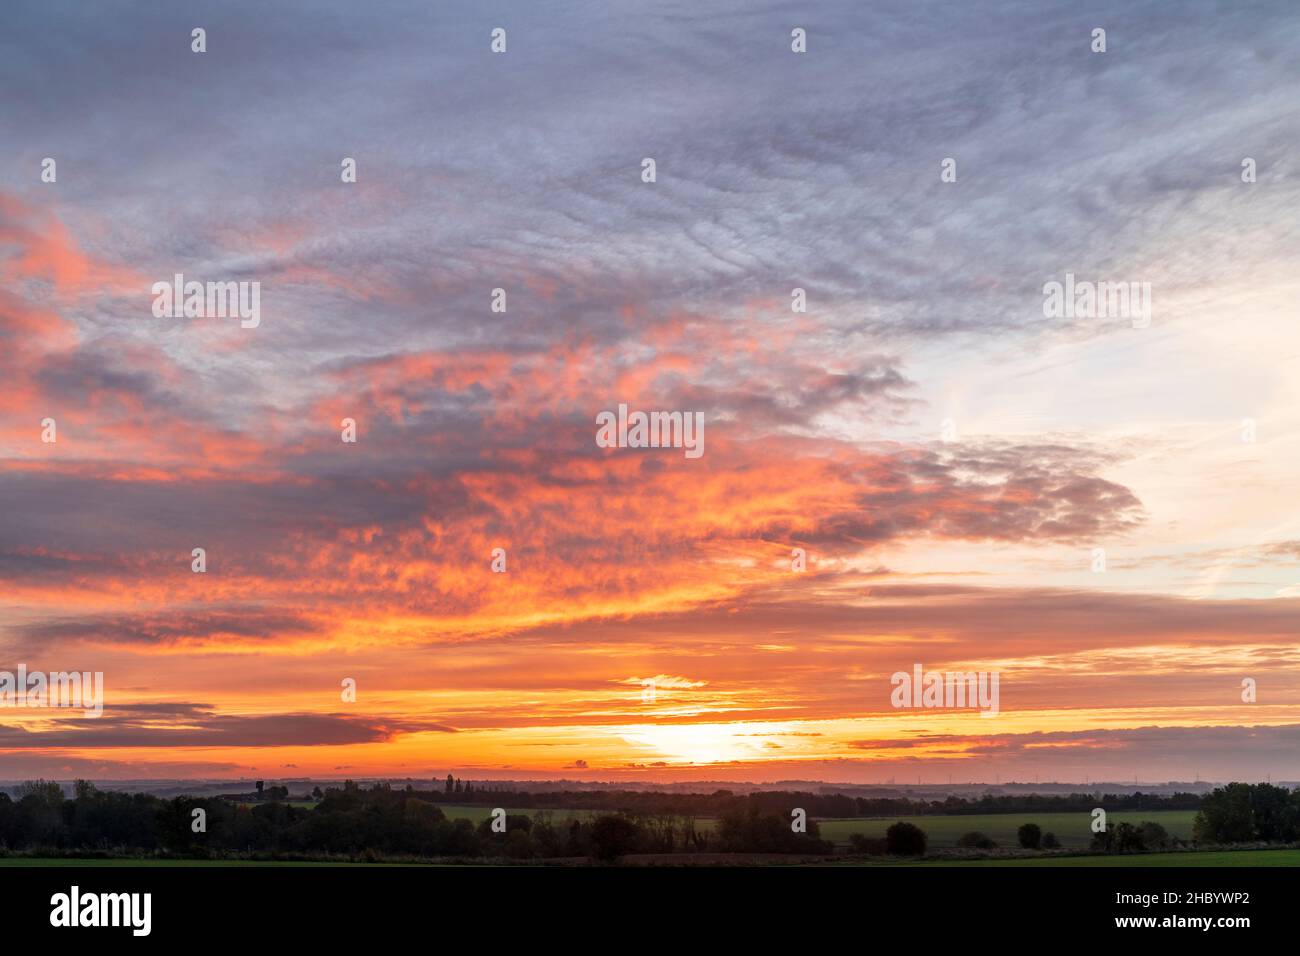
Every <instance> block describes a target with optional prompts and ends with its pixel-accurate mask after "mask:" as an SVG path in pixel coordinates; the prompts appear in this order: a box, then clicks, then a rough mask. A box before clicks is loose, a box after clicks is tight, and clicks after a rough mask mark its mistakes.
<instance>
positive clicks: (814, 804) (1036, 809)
mask: <svg viewBox="0 0 1300 956" xmlns="http://www.w3.org/2000/svg"><path fill="white" fill-rule="evenodd" d="M419 792H420V793H422V794H426V793H427V794H429V798H430V799H433V800H436V801H439V802H442V803H457V804H481V805H484V806H497V807H518V808H520V809H538V810H540V809H566V810H593V811H610V812H626V813H634V814H670V815H677V816H701V817H704V816H707V817H720V816H722V815H723V814H725V813H731V812H735V811H737V810H740V809H744V808H746V807H749V806H756V807H758V808H759V810H760V811H761V812H764V813H772V814H783V813H784V814H789V812H790V809H791V808H792V807H802V808H803V809H804V810H806V811H807V812H808V815H809V816H813V817H826V818H837V819H842V818H846V817H914V816H933V815H938V814H944V815H948V814H989V813H1024V814H1032V813H1071V812H1076V811H1090V810H1092V809H1093V808H1094V807H1102V808H1104V809H1105V810H1106V811H1107V812H1108V813H1109V812H1112V811H1115V810H1196V809H1198V808H1199V807H1200V805H1201V797H1200V795H1199V794H1195V793H1175V794H1172V795H1156V794H1149V793H1148V794H1144V793H1132V794H1110V793H1108V794H1097V793H1072V794H1061V795H1050V796H1049V795H1044V794H1035V793H1030V794H1015V795H1006V794H1002V795H994V794H985V795H983V796H980V797H974V798H971V797H956V796H951V797H948V798H946V799H944V800H910V799H908V798H906V797H853V796H849V795H847V794H842V793H812V792H807V791H799V790H763V791H756V792H753V793H749V794H736V793H734V792H732V791H730V790H715V791H713V792H712V793H663V792H659V791H653V790H564V791H552V792H531V791H527V790H509V789H496V788H495V787H493V786H492V785H484V784H480V785H479V786H478V787H473V786H472V785H471V784H469V783H465V784H463V785H462V784H461V782H460V781H458V780H455V779H454V778H452V777H451V776H450V775H449V776H448V777H447V781H445V782H444V783H443V787H442V791H441V792H438V793H434V792H430V791H419Z"/></svg>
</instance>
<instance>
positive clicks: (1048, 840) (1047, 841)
mask: <svg viewBox="0 0 1300 956" xmlns="http://www.w3.org/2000/svg"><path fill="white" fill-rule="evenodd" d="M1060 848H1061V841H1060V840H1058V839H1057V838H1056V834H1055V833H1053V832H1052V831H1051V830H1048V831H1047V832H1046V833H1044V834H1043V849H1044V850H1059V849H1060Z"/></svg>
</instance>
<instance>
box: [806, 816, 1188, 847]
mask: <svg viewBox="0 0 1300 956" xmlns="http://www.w3.org/2000/svg"><path fill="white" fill-rule="evenodd" d="M1195 817H1196V811H1195V810H1151V811H1143V810H1134V811H1116V812H1114V813H1109V814H1107V815H1106V819H1107V821H1108V822H1109V823H1112V824H1114V823H1120V822H1125V823H1133V824H1138V823H1142V822H1143V821H1145V820H1151V821H1153V822H1155V823H1158V824H1160V825H1161V826H1162V827H1164V828H1165V830H1167V831H1168V833H1169V835H1170V836H1171V837H1177V838H1178V839H1182V840H1190V839H1191V838H1192V820H1193V819H1195ZM900 819H902V820H906V821H907V822H909V823H915V824H916V825H917V826H918V827H920V828H921V829H922V830H924V831H925V833H926V836H928V837H929V838H930V846H932V847H936V848H937V847H951V846H956V845H957V840H958V838H959V837H961V835H962V834H963V833H969V832H971V831H972V830H978V831H979V832H980V833H983V834H984V835H985V836H986V837H988V838H989V839H991V840H993V841H994V842H995V843H997V845H998V846H999V847H1005V848H1009V849H1013V848H1015V847H1018V846H1019V845H1020V844H1019V842H1018V841H1017V840H1016V830H1017V829H1019V827H1020V825H1021V824H1022V823H1037V824H1038V825H1039V826H1040V827H1041V828H1042V830H1043V832H1044V833H1048V832H1051V833H1055V834H1056V838H1057V839H1058V840H1060V841H1061V846H1062V847H1067V848H1076V849H1077V848H1081V847H1086V846H1088V844H1089V843H1091V842H1092V830H1091V825H1092V817H1091V815H1089V814H1087V813H998V814H972V815H970V816H965V815H952V816H924V817H890V818H870V819H868V818H859V819H846V820H818V821H817V825H818V826H819V827H820V828H821V835H822V839H825V840H830V841H831V842H833V843H834V844H836V845H837V846H847V845H848V842H849V834H851V833H861V834H862V835H863V836H868V837H883V836H884V835H885V831H886V830H887V829H889V827H890V826H891V825H892V824H894V823H897V822H898V821H899V820H900Z"/></svg>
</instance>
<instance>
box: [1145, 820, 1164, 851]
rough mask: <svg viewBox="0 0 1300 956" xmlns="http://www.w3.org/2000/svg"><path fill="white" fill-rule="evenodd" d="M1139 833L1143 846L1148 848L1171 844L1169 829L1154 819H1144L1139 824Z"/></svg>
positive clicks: (1152, 848) (1155, 848) (1160, 847)
mask: <svg viewBox="0 0 1300 956" xmlns="http://www.w3.org/2000/svg"><path fill="white" fill-rule="evenodd" d="M1138 833H1139V834H1140V835H1141V838H1142V846H1143V847H1145V848H1146V849H1148V850H1159V849H1162V848H1164V847H1167V846H1169V842H1170V841H1169V833H1168V831H1166V830H1165V828H1164V827H1162V826H1161V825H1160V824H1158V823H1156V822H1154V821H1152V820H1143V821H1142V822H1141V823H1140V824H1138Z"/></svg>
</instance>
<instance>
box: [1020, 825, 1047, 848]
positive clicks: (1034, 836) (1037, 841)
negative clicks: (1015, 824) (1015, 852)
mask: <svg viewBox="0 0 1300 956" xmlns="http://www.w3.org/2000/svg"><path fill="white" fill-rule="evenodd" d="M1016 839H1018V840H1019V841H1020V845H1021V846H1022V847H1024V848H1025V849H1026V850H1037V849H1038V848H1039V847H1040V846H1042V844H1043V831H1042V829H1041V828H1040V827H1039V826H1038V824H1037V823H1026V824H1024V825H1023V826H1021V827H1020V829H1019V830H1017V831H1016Z"/></svg>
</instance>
